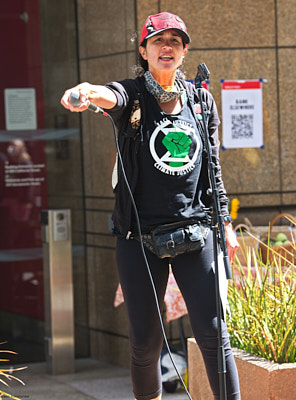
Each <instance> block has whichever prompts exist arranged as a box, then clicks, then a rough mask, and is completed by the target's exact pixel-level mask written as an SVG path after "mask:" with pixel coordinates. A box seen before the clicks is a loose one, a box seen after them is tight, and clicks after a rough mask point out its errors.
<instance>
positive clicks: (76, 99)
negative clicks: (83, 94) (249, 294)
mask: <svg viewBox="0 0 296 400" xmlns="http://www.w3.org/2000/svg"><path fill="white" fill-rule="evenodd" d="M69 102H70V104H72V106H74V107H79V106H80V104H81V101H80V92H79V91H78V90H74V91H73V92H72V93H71V94H70V97H69ZM88 109H89V110H91V111H93V112H95V113H100V114H103V115H105V116H106V115H108V114H107V113H106V112H105V111H104V110H103V109H102V108H101V107H98V106H96V105H95V104H94V103H89V106H88Z"/></svg>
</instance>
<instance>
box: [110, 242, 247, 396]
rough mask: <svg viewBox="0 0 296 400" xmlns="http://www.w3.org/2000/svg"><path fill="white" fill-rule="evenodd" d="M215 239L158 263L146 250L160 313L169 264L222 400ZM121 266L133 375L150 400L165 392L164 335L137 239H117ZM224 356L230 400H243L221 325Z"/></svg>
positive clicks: (137, 392) (138, 389)
mask: <svg viewBox="0 0 296 400" xmlns="http://www.w3.org/2000/svg"><path fill="white" fill-rule="evenodd" d="M212 242H213V240H212V235H211V234H209V235H208V237H207V239H206V246H205V247H204V248H203V249H202V251H201V252H192V253H186V254H182V255H179V256H177V257H175V258H173V259H159V258H158V257H157V256H155V255H154V254H152V253H151V252H150V251H149V250H146V255H147V258H148V262H149V266H150V269H151V273H152V276H153V280H154V284H155V287H156V291H157V295H158V300H159V303H160V307H161V309H162V308H163V305H164V295H165V291H166V285H167V280H168V274H169V262H170V263H171V266H172V270H173V273H174V276H175V279H176V282H177V284H178V286H179V288H180V290H181V293H182V295H183V298H184V300H185V302H186V306H187V309H188V315H189V318H190V323H191V327H192V331H193V334H194V336H195V339H196V342H197V343H198V345H199V347H200V349H201V352H202V355H203V358H204V362H205V366H206V370H207V374H208V378H209V382H210V385H211V388H212V391H213V394H214V398H215V400H219V398H220V396H219V378H218V372H217V347H218V342H217V313H216V301H215V282H214V280H215V277H214V272H213V269H212V262H213V244H212ZM116 261H117V268H118V273H119V278H120V283H121V286H122V291H123V295H124V300H125V304H126V309H127V315H128V324H129V335H130V346H131V377H132V384H133V391H134V395H135V398H136V399H137V400H150V399H154V398H155V397H157V396H159V395H160V394H161V389H162V382H161V370H160V361H159V358H160V353H161V350H162V346H163V336H162V332H161V328H160V323H159V318H158V314H157V310H156V306H155V300H154V296H153V291H152V287H151V282H150V279H149V276H148V272H147V268H146V265H145V263H144V258H143V255H142V252H141V247H140V244H139V243H138V242H137V241H136V240H125V239H118V240H117V249H116ZM222 329H223V345H224V349H225V358H226V368H227V373H226V385H227V393H228V395H227V399H228V400H230V399H231V400H238V399H240V390H239V381H238V374H237V369H236V365H235V361H234V358H233V355H232V351H231V347H230V343H229V338H228V333H227V327H226V324H225V323H224V322H223V321H222Z"/></svg>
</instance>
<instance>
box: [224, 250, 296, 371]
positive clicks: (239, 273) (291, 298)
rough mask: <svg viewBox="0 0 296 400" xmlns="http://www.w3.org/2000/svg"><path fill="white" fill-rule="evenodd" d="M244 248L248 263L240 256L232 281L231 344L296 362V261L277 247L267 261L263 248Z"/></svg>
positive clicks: (287, 361) (273, 358) (230, 294)
mask: <svg viewBox="0 0 296 400" xmlns="http://www.w3.org/2000/svg"><path fill="white" fill-rule="evenodd" d="M291 245H292V246H295V244H291ZM267 246H270V245H269V243H267ZM242 248H243V249H242V250H243V251H244V253H245V254H244V255H245V259H246V266H243V265H242V264H241V262H240V261H239V259H238V258H237V257H236V258H235V260H234V262H233V264H232V273H233V279H232V280H231V281H230V282H229V296H228V301H229V313H228V314H229V315H228V329H229V334H230V341H231V345H232V346H233V347H237V348H239V349H242V350H245V351H247V352H248V353H251V354H255V355H257V356H260V357H263V358H265V359H267V360H271V361H275V362H278V363H293V362H296V290H295V289H296V282H295V278H296V273H295V265H294V264H293V262H288V263H287V260H286V259H285V260H284V261H285V262H283V257H282V256H281V255H280V254H279V253H278V252H277V251H275V250H274V248H272V250H271V249H270V251H271V254H272V257H271V260H268V261H266V262H265V263H264V262H263V261H262V257H261V253H260V251H259V250H257V249H254V248H247V247H246V246H242ZM295 250H296V249H295ZM284 264H285V265H284Z"/></svg>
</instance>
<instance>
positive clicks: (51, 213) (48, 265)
mask: <svg viewBox="0 0 296 400" xmlns="http://www.w3.org/2000/svg"><path fill="white" fill-rule="evenodd" d="M41 225H42V242H43V270H44V297H45V298H44V300H45V303H44V304H45V353H46V361H47V370H48V372H49V373H51V374H54V375H55V374H66V373H72V372H74V369H75V368H74V358H75V350H74V302H73V279H72V239H71V212H70V210H42V211H41Z"/></svg>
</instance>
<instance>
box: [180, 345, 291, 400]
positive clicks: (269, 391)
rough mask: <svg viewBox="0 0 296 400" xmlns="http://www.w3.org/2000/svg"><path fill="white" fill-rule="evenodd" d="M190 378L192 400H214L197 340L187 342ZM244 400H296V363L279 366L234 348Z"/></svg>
mask: <svg viewBox="0 0 296 400" xmlns="http://www.w3.org/2000/svg"><path fill="white" fill-rule="evenodd" d="M187 345H188V379H189V391H190V394H191V397H192V399H193V400H213V395H212V392H211V389H210V385H209V383H208V378H207V375H206V371H205V367H204V363H203V359H202V355H201V352H200V350H199V347H198V346H197V344H196V342H195V340H194V339H188V341H187ZM233 353H234V357H235V361H236V365H237V369H238V374H239V379H240V387H241V398H242V400H295V386H294V385H295V382H296V363H292V364H277V363H275V362H272V361H267V360H265V359H263V358H260V357H257V356H254V355H252V354H249V353H246V352H245V351H243V350H238V349H233Z"/></svg>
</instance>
